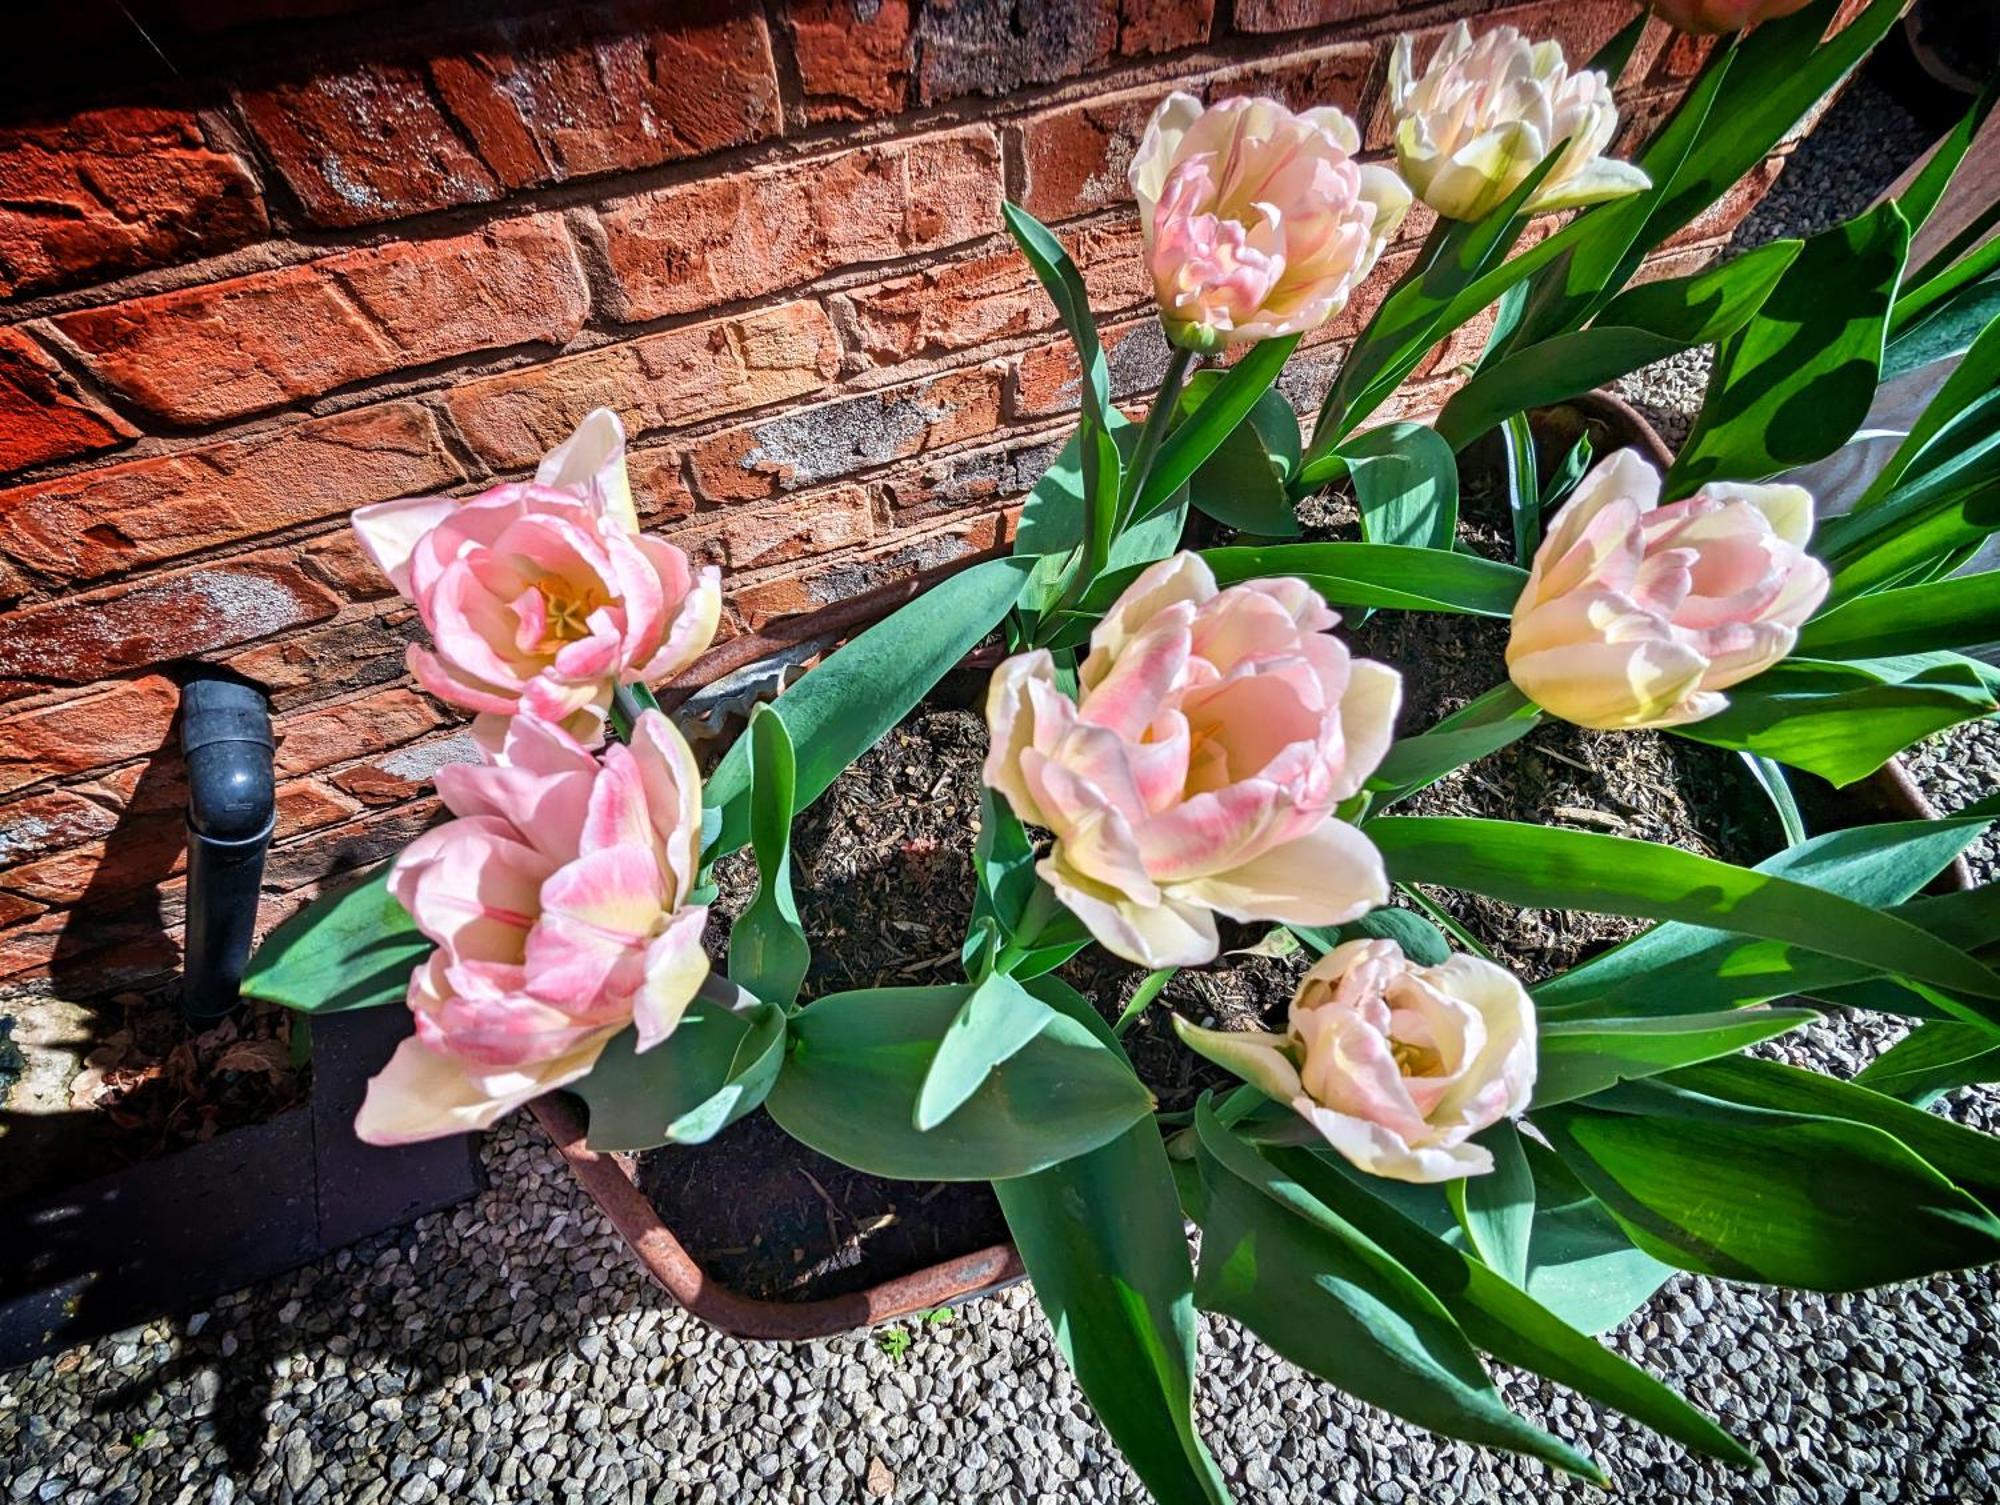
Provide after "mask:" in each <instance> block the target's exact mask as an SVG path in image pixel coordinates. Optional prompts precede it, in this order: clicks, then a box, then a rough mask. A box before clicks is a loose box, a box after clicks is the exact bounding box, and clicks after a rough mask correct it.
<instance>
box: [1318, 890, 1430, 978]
mask: <svg viewBox="0 0 2000 1505" xmlns="http://www.w3.org/2000/svg"><path fill="white" fill-rule="evenodd" d="M1341 931H1342V933H1343V934H1345V935H1349V936H1351V937H1360V936H1370V937H1373V938H1374V939H1376V940H1384V941H1394V942H1395V943H1396V944H1397V945H1398V946H1400V947H1402V948H1403V955H1405V956H1407V957H1408V958H1409V959H1410V960H1411V961H1413V962H1415V963H1416V964H1417V965H1418V966H1420V967H1435V966H1437V965H1438V964H1439V963H1441V962H1442V961H1444V959H1445V958H1446V957H1448V956H1450V955H1451V945H1450V943H1449V942H1448V941H1446V940H1445V938H1444V935H1443V933H1442V932H1441V931H1439V929H1438V928H1437V926H1435V925H1433V924H1432V923H1431V922H1430V921H1429V920H1427V919H1425V918H1424V917H1423V916H1422V915H1420V914H1417V913H1415V912H1414V911H1412V910H1408V909H1394V908H1390V907H1388V906H1386V905H1385V906H1384V907H1383V908H1381V909H1371V910H1369V911H1368V913H1367V914H1365V915H1363V916H1362V917H1361V918H1360V919H1358V920H1349V921H1348V922H1347V923H1346V924H1345V925H1343V926H1341ZM1329 949H1331V948H1329Z"/></svg>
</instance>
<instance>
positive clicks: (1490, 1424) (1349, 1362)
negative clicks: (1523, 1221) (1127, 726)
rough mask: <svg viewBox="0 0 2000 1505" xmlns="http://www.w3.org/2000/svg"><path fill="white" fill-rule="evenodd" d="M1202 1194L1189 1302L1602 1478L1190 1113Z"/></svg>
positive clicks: (1301, 1191)
mask: <svg viewBox="0 0 2000 1505" xmlns="http://www.w3.org/2000/svg"><path fill="white" fill-rule="evenodd" d="M1195 1129H1196V1134H1197V1139H1198V1144H1199V1152H1198V1159H1199V1163H1200V1167H1201V1177H1202V1185H1203V1188H1204V1191H1205V1193H1206V1197H1207V1207H1206V1215H1205V1216H1204V1217H1203V1219H1202V1247H1201V1267H1200V1269H1199V1271H1198V1272H1197V1274H1196V1276H1195V1300H1196V1302H1197V1303H1198V1304H1199V1305H1200V1306H1202V1307H1203V1308H1204V1309H1205V1310H1207V1311H1211V1312H1218V1313H1221V1314H1222V1315H1224V1316H1229V1317H1234V1318H1236V1319H1237V1320H1238V1321H1239V1322H1242V1323H1243V1324H1244V1325H1245V1326H1246V1327H1248V1328H1249V1329H1250V1330H1251V1331H1252V1332H1254V1333H1256V1334H1257V1336H1258V1337H1260V1338H1262V1339H1263V1340H1264V1341H1265V1342H1266V1343H1268V1344H1270V1345H1271V1347H1272V1348H1274V1349H1276V1350H1277V1351H1278V1352H1279V1353H1280V1354H1282V1355H1284V1357H1286V1358H1288V1359H1290V1360H1291V1361H1292V1362H1293V1363H1295V1364H1298V1365H1299V1366H1300V1367H1302V1368H1304V1369H1308V1370H1310V1371H1312V1372H1313V1373H1314V1374H1316V1375H1318V1376H1319V1377H1320V1378H1321V1379H1324V1380H1326V1381H1328V1382H1329V1383H1331V1384H1334V1385H1337V1386H1339V1387H1340V1388H1341V1389H1342V1390H1345V1391H1346V1392H1347V1393H1348V1394H1350V1395H1353V1396H1356V1397H1357V1398H1359V1399H1361V1400H1364V1401H1367V1402H1369V1403H1370V1404H1372V1405H1377V1406H1381V1407H1382V1408H1383V1409H1384V1410H1387V1411H1391V1412H1394V1413H1395V1414H1396V1415H1398V1416H1400V1417H1402V1418H1403V1419H1404V1420H1406V1421H1412V1422H1415V1423H1416V1424H1417V1425H1418V1426H1422V1427H1428V1428H1430V1429H1431V1430H1432V1431H1434V1432H1442V1433H1444V1434H1445V1435H1446V1436H1450V1437H1458V1438H1462V1439H1464V1440H1465V1441H1468V1442H1477V1443H1483V1444H1485V1445H1487V1446H1491V1447H1504V1448H1511V1449H1514V1450H1515V1451H1518V1452H1525V1453H1529V1454H1532V1455H1533V1456H1535V1457H1538V1458H1541V1459H1543V1460H1544V1461H1545V1462H1548V1463H1551V1464H1554V1465H1555V1466H1556V1467H1557V1468H1560V1469H1564V1470H1566V1471H1568V1472H1570V1473H1576V1474H1582V1475H1583V1476H1585V1477H1586V1478H1592V1479H1597V1480H1599V1481H1602V1479H1603V1475H1602V1473H1601V1472H1600V1471H1599V1470H1598V1469H1597V1467H1596V1466H1595V1465H1594V1464H1592V1463H1591V1461H1590V1460H1589V1459H1588V1458H1586V1457H1584V1456H1583V1455H1582V1454H1580V1453H1578V1452H1577V1451H1576V1450H1575V1449H1573V1448H1571V1447H1570V1446H1569V1445H1568V1444H1567V1443H1565V1442H1562V1441H1561V1440H1560V1439H1558V1438H1555V1437H1552V1436H1550V1435H1549V1434H1548V1433H1546V1432H1544V1431H1542V1430H1541V1429H1540V1428H1539V1427H1536V1426H1533V1425H1531V1424H1530V1423H1528V1422H1526V1421H1524V1420H1522V1419H1521V1418H1520V1417H1518V1416H1516V1415H1514V1413H1513V1412H1511V1411H1509V1410H1508V1409H1507V1407H1506V1404H1505V1403H1504V1402H1503V1401H1502V1400H1501V1399H1500V1393H1499V1392H1498V1391H1497V1390H1495V1389H1494V1388H1493V1382H1492V1380H1491V1379H1490V1378H1488V1376H1487V1374H1486V1370H1485V1368H1484V1367H1483V1366H1482V1365H1481V1364H1480V1362H1479V1356H1478V1354H1477V1353H1476V1352H1474V1350H1473V1347H1472V1345H1471V1343H1470V1342H1468V1341H1467V1339H1466V1336H1465V1334H1464V1333H1463V1332H1461V1331H1460V1330H1459V1326H1458V1324H1457V1323H1456V1322H1455V1321H1453V1320H1452V1316H1451V1313H1450V1311H1449V1310H1448V1309H1447V1308H1446V1307H1445V1305H1444V1303H1443V1302H1442V1301H1440V1300H1439V1299H1438V1297H1436V1296H1435V1295H1433V1294H1432V1293H1431V1292H1430V1290H1428V1289H1427V1288H1426V1287H1425V1286H1424V1285H1423V1284H1422V1283H1421V1282H1420V1281H1419V1280H1418V1279H1417V1277H1416V1276H1415V1275H1413V1274H1411V1272H1410V1271H1409V1270H1408V1269H1406V1268H1404V1266H1403V1265H1401V1264H1400V1263H1398V1262H1397V1261H1396V1260H1395V1259H1394V1258H1393V1257H1391V1256H1390V1255H1389V1254H1388V1253H1387V1252H1386V1251H1384V1250H1383V1248H1382V1247H1381V1246H1380V1245H1379V1244H1377V1243H1375V1242H1374V1241H1373V1240H1372V1239H1370V1238H1368V1237H1367V1236H1366V1235H1364V1234H1363V1233H1362V1232H1361V1231H1360V1230H1359V1229H1357V1228H1356V1227H1355V1226H1354V1225H1353V1224H1352V1223H1350V1222H1348V1221H1347V1219H1345V1218H1343V1217H1341V1216H1340V1215H1339V1214H1338V1213H1336V1212H1335V1211H1334V1210H1333V1209H1331V1208H1330V1207H1328V1206H1327V1205H1326V1204H1325V1203H1324V1202H1322V1201H1321V1200H1320V1199H1319V1198H1318V1197H1316V1196H1314V1195H1313V1194H1312V1193H1311V1192H1310V1191H1308V1190H1307V1189H1306V1188H1305V1187H1303V1186H1301V1185H1300V1184H1299V1183H1298V1182H1297V1181H1296V1180H1294V1179H1293V1178H1292V1177H1291V1176H1289V1175H1287V1174H1286V1173H1285V1172H1284V1171H1282V1170H1280V1169H1279V1168H1278V1166H1277V1165H1276V1164H1274V1163H1273V1162H1272V1161H1270V1160H1268V1159H1266V1158H1265V1157H1264V1156H1262V1155H1260V1154H1258V1152H1257V1151H1256V1150H1255V1149H1253V1148H1252V1147H1251V1146H1250V1145H1248V1144H1246V1143H1245V1142H1244V1141H1243V1140H1241V1139H1239V1138H1238V1137H1237V1136H1236V1135H1235V1134H1233V1133H1231V1132H1230V1131H1229V1130H1228V1129H1226V1128H1224V1127H1223V1126H1222V1125H1221V1124H1220V1123H1219V1122H1218V1121H1217V1120H1216V1117H1215V1113H1214V1111H1213V1109H1211V1108H1210V1107H1209V1106H1208V1104H1207V1102H1206V1101H1204V1102H1203V1103H1202V1104H1201V1105H1200V1106H1198V1107H1197V1109H1196V1111H1195Z"/></svg>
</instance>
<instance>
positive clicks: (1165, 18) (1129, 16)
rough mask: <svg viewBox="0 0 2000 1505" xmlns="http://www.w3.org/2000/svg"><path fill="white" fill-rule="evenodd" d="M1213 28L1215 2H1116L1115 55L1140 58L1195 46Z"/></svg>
mask: <svg viewBox="0 0 2000 1505" xmlns="http://www.w3.org/2000/svg"><path fill="white" fill-rule="evenodd" d="M1214 25H1215V0H1119V4H1118V53H1119V56H1121V57H1143V56H1145V55H1147V54H1148V53H1154V52H1172V51H1174V50H1175V49H1176V48H1179V47H1198V46H1200V45H1201V44H1202V43H1203V42H1206V41H1207V40H1208V34H1209V31H1210V30H1211V29H1212V28H1213V27H1214Z"/></svg>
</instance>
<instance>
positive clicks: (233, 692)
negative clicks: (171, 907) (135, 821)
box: [181, 675, 278, 1021]
mask: <svg viewBox="0 0 2000 1505" xmlns="http://www.w3.org/2000/svg"><path fill="white" fill-rule="evenodd" d="M273 748H274V743H273V741H272V737H271V707H270V702H269V701H267V700H266V699H265V698H264V693H263V692H262V691H261V690H259V689H257V688H256V687H255V686H253V685H247V684H244V683H243V682H242V681H241V680H236V679H228V678H223V677H221V676H216V675H206V676H203V677H200V678H196V679H192V680H190V681H188V683H187V684H186V686H185V687H184V688H183V689H182V690H181V753H182V755H183V757H184V758H185V759H186V761H187V783H188V805H187V826H188V881H187V966H186V973H185V976H184V977H183V980H182V984H181V1011H182V1012H183V1013H184V1014H185V1015H186V1016H187V1018H188V1019H189V1020H191V1021H207V1020H212V1019H219V1018H220V1017H222V1016H223V1015H224V1014H227V1013H228V1012H229V1011H230V1010H231V1009H233V1008H235V1007H236V1002H237V995H238V993H239V991H240V989H241V987H242V984H243V968H244V964H245V963H246V962H248V961H249V959H250V942H251V938H252V936H253V933H254V932H255V930H256V926H257V899H258V894H259V890H260V887H261V885H262V883H263V879H264V852H265V849H266V848H268V847H269V846H270V845H271V832H272V830H273V828H274V827H275V826H276V825H277V823H278V810H277V783H276V779H275V776H274V775H273V773H272V768H271V762H272V752H273Z"/></svg>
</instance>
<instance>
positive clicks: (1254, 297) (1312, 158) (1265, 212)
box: [1130, 93, 1410, 352]
mask: <svg viewBox="0 0 2000 1505" xmlns="http://www.w3.org/2000/svg"><path fill="white" fill-rule="evenodd" d="M1360 149H1361V136H1360V133H1359V132H1358V131H1356V130H1355V128H1354V122H1353V121H1351V120H1349V119H1348V118H1347V116H1346V115H1344V114H1342V113H1341V112H1340V111H1339V110H1337V109H1333V108H1332V107H1330V106H1329V107H1325V108H1321V109H1316V110H1307V111H1305V112H1304V113H1303V114H1296V115H1295V114H1293V113H1292V112H1291V111H1290V110H1288V109H1286V108H1285V107H1284V106H1283V105H1281V104H1279V103H1278V102H1277V101H1275V100H1270V99H1250V98H1237V99H1226V100H1224V101H1222V103H1220V104H1218V105H1216V106H1214V107H1213V108H1210V109H1204V108H1202V105H1201V102H1200V101H1199V100H1197V99H1195V98H1194V97H1193V96H1192V95H1188V94H1180V93H1175V94H1170V95H1169V96H1167V98H1166V100H1165V101H1164V102H1163V103H1162V104H1161V105H1160V107H1159V109H1157V110H1156V111H1154V113H1153V118H1152V121H1151V123H1150V124H1148V125H1147V127H1146V135H1145V138H1144V140H1142V141H1141V142H1140V144H1139V151H1138V154H1137V155H1136V156H1135V157H1134V158H1133V159H1132V167H1131V173H1130V178H1131V183H1132V192H1133V195H1134V197H1136V198H1137V199H1138V201H1139V227H1140V230H1141V233H1142V234H1143V236H1144V240H1145V255H1146V267H1147V270H1148V271H1149V272H1151V274H1152V278H1153V290H1154V292H1155V294H1156V295H1157V297H1158V298H1159V304H1160V318H1161V321H1162V322H1163V323H1164V324H1165V326H1166V331H1167V338H1168V339H1170V340H1171V341H1173V343H1174V344H1176V345H1178V346H1180V347H1181V348H1183V349H1186V350H1193V351H1197V352H1206V351H1213V350H1216V349H1219V348H1220V347H1222V346H1224V345H1232V344H1241V343H1244V342H1247V341H1250V340H1264V339H1270V338H1273V337H1275V336H1278V335H1288V334H1301V333H1304V332H1305V331H1307V330H1312V329H1317V328H1318V327H1319V326H1320V325H1321V324H1324V323H1325V322H1326V321H1327V320H1328V319H1330V318H1332V317H1333V316H1334V315H1335V314H1337V313H1339V312H1340V311H1341V309H1343V308H1345V307H1346V306H1347V300H1348V299H1349V297H1351V296H1352V295H1353V292H1354V289H1355V288H1356V287H1357V286H1358V285H1359V284H1360V282H1361V279H1362V278H1364V277H1366V276H1367V275H1368V272H1369V269H1370V268H1372V267H1373V266H1374V265H1375V260H1376V258H1377V257H1378V256H1380V255H1381V253H1382V247H1383V245H1384V243H1385V242H1386V241H1387V240H1388V239H1389V237H1390V236H1391V235H1393V234H1395V231H1396V227H1397V225H1399V224H1400V223H1401V222H1402V218H1403V213H1404V211H1405V210H1406V209H1408V208H1409V206H1410V191H1409V189H1407V188H1405V187H1404V186H1403V183H1402V180H1401V179H1399V178H1398V177H1397V176H1396V175H1395V174H1394V173H1393V172H1390V171H1389V170H1387V169H1386V168H1381V167H1373V166H1369V165H1366V164H1363V163H1361V162H1357V161H1355V160H1354V158H1355V153H1357V152H1358V151H1360Z"/></svg>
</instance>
